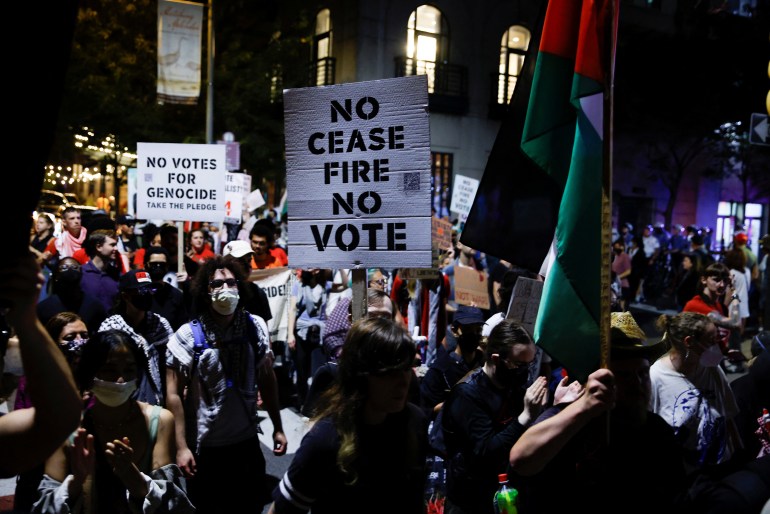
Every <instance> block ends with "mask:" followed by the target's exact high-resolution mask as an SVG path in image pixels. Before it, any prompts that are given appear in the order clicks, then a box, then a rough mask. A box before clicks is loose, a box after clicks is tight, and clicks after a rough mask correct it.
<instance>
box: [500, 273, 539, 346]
mask: <svg viewBox="0 0 770 514" xmlns="http://www.w3.org/2000/svg"><path fill="white" fill-rule="evenodd" d="M542 294H543V282H542V281H540V280H535V279H532V278H526V277H519V278H518V279H516V285H515V286H514V287H513V294H512V295H511V301H510V303H509V304H508V312H507V313H506V315H505V317H506V318H507V319H512V320H513V321H515V322H517V323H519V324H520V325H522V326H523V327H524V328H526V329H527V332H529V334H530V335H532V334H534V333H535V320H537V311H538V309H539V308H540V296H541V295H542Z"/></svg>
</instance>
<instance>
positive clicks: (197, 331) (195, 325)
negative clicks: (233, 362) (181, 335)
mask: <svg viewBox="0 0 770 514" xmlns="http://www.w3.org/2000/svg"><path fill="white" fill-rule="evenodd" d="M247 317H248V318H249V325H248V334H249V337H248V339H249V343H250V344H252V345H253V344H254V342H255V341H258V340H259V333H258V332H257V325H256V323H254V319H253V318H252V317H251V315H247ZM190 329H191V330H192V333H193V338H194V340H193V363H192V368H191V369H190V377H192V376H193V375H194V374H195V368H197V367H198V360H199V359H200V356H201V354H202V353H203V352H204V351H205V350H208V349H209V348H211V345H210V344H209V342H208V340H207V339H206V334H204V333H203V326H202V325H201V322H200V320H199V319H197V318H196V319H193V320H191V321H190Z"/></svg>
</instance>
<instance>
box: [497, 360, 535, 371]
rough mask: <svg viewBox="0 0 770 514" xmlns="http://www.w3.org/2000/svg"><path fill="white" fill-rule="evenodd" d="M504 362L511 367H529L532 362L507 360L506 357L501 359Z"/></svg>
mask: <svg viewBox="0 0 770 514" xmlns="http://www.w3.org/2000/svg"><path fill="white" fill-rule="evenodd" d="M502 360H503V362H505V364H506V365H507V366H508V367H509V368H511V369H517V368H529V367H530V366H531V365H532V364H533V363H534V361H533V362H523V361H509V360H508V359H502Z"/></svg>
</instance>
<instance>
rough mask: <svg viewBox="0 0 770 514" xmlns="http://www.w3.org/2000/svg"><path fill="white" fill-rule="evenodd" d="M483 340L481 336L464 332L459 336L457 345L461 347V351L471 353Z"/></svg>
mask: <svg viewBox="0 0 770 514" xmlns="http://www.w3.org/2000/svg"><path fill="white" fill-rule="evenodd" d="M480 342H481V336H479V335H471V334H463V335H461V336H460V337H458V338H457V346H459V347H460V351H461V352H463V353H471V352H473V351H474V350H475V349H476V348H478V346H479V343H480Z"/></svg>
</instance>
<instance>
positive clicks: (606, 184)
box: [599, 0, 618, 446]
mask: <svg viewBox="0 0 770 514" xmlns="http://www.w3.org/2000/svg"><path fill="white" fill-rule="evenodd" d="M617 1H618V0H610V1H609V9H610V12H609V20H610V23H609V26H608V27H605V29H606V30H605V34H604V37H605V38H607V39H605V44H604V45H603V49H604V52H605V54H604V58H605V59H606V60H605V63H604V64H605V66H604V69H605V70H606V77H605V80H606V82H605V84H606V87H605V89H604V91H605V94H604V109H603V117H604V119H603V123H602V126H603V127H604V135H603V137H602V141H603V143H604V147H603V153H604V159H603V167H602V225H601V231H602V234H601V242H602V245H603V248H602V251H601V253H600V255H601V266H602V272H601V287H602V288H601V311H600V313H601V314H600V315H601V319H600V320H599V337H600V341H601V350H600V359H601V360H600V365H601V367H603V368H609V366H610V337H611V336H610V334H611V321H610V319H611V317H610V304H611V297H610V284H611V279H612V155H613V152H612V147H613V145H612V143H613V132H614V130H613V128H614V127H613V119H614V117H613V106H614V101H613V99H614V92H615V91H614V90H615V41H616V37H617V26H618V5H617ZM606 42H609V44H606ZM610 416H611V413H610V412H607V413H606V417H605V422H606V423H605V425H604V428H605V437H604V442H605V444H606V445H607V446H609V444H610Z"/></svg>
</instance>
